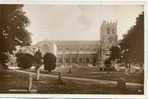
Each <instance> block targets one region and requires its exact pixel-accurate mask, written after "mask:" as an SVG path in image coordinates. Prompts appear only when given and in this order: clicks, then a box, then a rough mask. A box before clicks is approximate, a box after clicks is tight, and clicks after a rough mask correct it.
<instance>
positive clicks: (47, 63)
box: [43, 53, 56, 72]
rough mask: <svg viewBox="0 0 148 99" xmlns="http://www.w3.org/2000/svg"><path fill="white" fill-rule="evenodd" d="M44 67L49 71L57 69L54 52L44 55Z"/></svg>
mask: <svg viewBox="0 0 148 99" xmlns="http://www.w3.org/2000/svg"><path fill="white" fill-rule="evenodd" d="M43 61H44V69H45V70H47V71H48V72H51V70H53V69H55V67H56V56H55V55H54V54H52V53H46V54H45V55H44V57H43Z"/></svg>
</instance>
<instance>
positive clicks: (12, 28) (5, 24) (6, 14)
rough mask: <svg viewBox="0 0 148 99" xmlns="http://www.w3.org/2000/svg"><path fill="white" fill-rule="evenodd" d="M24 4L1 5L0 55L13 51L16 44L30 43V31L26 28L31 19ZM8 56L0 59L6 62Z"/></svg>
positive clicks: (2, 62)
mask: <svg viewBox="0 0 148 99" xmlns="http://www.w3.org/2000/svg"><path fill="white" fill-rule="evenodd" d="M22 8H23V5H19V4H17V5H16V4H13V5H2V4H1V5H0V45H1V46H0V57H6V56H4V55H6V54H4V53H12V52H13V50H15V48H16V46H25V45H30V43H31V37H30V33H29V32H28V31H27V30H26V27H27V26H28V25H29V19H28V18H27V17H26V16H25V12H24V11H23V9H22ZM6 60H7V58H3V59H2V60H0V63H1V64H3V65H4V64H5V61H6Z"/></svg>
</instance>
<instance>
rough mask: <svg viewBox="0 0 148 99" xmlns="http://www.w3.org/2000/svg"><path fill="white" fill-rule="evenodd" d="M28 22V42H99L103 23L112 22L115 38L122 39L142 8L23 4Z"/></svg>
mask: <svg viewBox="0 0 148 99" xmlns="http://www.w3.org/2000/svg"><path fill="white" fill-rule="evenodd" d="M23 9H24V11H25V12H26V16H28V18H29V20H30V25H29V26H28V27H27V29H28V31H29V32H31V33H32V35H31V36H32V42H33V43H36V42H38V41H42V40H99V39H100V36H99V34H100V26H101V24H102V22H103V21H104V20H106V21H109V22H116V21H117V23H118V25H117V33H118V38H119V39H122V36H123V34H125V33H127V31H128V30H129V29H130V27H131V26H133V25H135V22H136V17H137V16H139V14H141V13H142V12H143V11H144V7H143V5H24V8H23Z"/></svg>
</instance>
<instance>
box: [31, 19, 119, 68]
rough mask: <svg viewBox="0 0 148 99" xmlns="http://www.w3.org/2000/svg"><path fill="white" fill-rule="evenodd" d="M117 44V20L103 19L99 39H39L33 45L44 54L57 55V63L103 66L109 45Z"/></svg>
mask: <svg viewBox="0 0 148 99" xmlns="http://www.w3.org/2000/svg"><path fill="white" fill-rule="evenodd" d="M113 45H117V22H107V21H104V22H103V23H102V25H101V27H100V40H96V41H95V40H94V41H93V40H92V41H84V40H82V41H81V40H80V41H72V40H69V41H68V40H65V41H63V40H61V41H60V40H56V41H41V42H39V43H37V44H36V45H34V46H33V48H39V49H40V50H41V52H42V54H43V55H44V54H45V53H47V52H51V53H53V54H55V55H56V57H57V64H62V65H67V66H68V65H69V64H79V65H92V66H96V65H97V66H99V67H103V64H104V63H103V62H104V60H105V59H106V58H107V57H108V56H109V49H110V47H111V46H113Z"/></svg>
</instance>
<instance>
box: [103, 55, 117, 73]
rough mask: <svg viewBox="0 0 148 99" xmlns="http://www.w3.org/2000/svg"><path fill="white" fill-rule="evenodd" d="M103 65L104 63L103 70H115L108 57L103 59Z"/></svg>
mask: <svg viewBox="0 0 148 99" xmlns="http://www.w3.org/2000/svg"><path fill="white" fill-rule="evenodd" d="M104 65H105V68H104V70H105V71H115V68H114V67H112V66H111V60H110V58H108V59H106V60H105V62H104Z"/></svg>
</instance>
